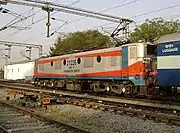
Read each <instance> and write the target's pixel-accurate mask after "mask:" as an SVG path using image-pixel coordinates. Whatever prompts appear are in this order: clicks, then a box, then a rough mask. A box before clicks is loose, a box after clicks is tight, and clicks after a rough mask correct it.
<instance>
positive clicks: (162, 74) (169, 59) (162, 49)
mask: <svg viewBox="0 0 180 133" xmlns="http://www.w3.org/2000/svg"><path fill="white" fill-rule="evenodd" d="M174 35H175V37H176V39H171V40H170V39H169V40H168V41H161V42H160V43H158V45H157V72H158V84H159V86H160V87H179V86H180V38H177V34H174ZM171 37H173V36H172V35H171ZM166 39H168V38H166ZM178 39H179V40H178Z"/></svg>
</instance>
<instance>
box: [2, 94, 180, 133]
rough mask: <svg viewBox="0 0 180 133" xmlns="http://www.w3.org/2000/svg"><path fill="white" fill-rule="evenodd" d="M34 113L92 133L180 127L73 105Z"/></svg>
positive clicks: (173, 132) (161, 131) (154, 132)
mask: <svg viewBox="0 0 180 133" xmlns="http://www.w3.org/2000/svg"><path fill="white" fill-rule="evenodd" d="M2 94H3V95H4V96H5V95H6V94H7V93H4V92H2V91H0V95H2ZM17 97H18V96H17ZM11 98H13V97H11ZM18 101H19V100H18ZM36 111H38V112H39V113H40V114H44V115H46V116H49V117H53V118H54V119H56V120H59V121H61V122H64V123H67V124H70V125H72V126H75V127H78V128H81V129H84V130H87V131H90V132H92V133H180V126H179V127H178V126H170V125H167V124H164V123H155V122H153V121H150V120H145V121H144V120H142V119H140V118H137V117H129V116H123V115H117V114H114V113H110V112H103V111H100V110H94V109H87V108H83V107H79V106H74V105H51V106H48V110H47V111H45V109H44V108H42V109H41V108H38V109H36Z"/></svg>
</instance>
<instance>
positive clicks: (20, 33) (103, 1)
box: [0, 0, 180, 66]
mask: <svg viewBox="0 0 180 133" xmlns="http://www.w3.org/2000/svg"><path fill="white" fill-rule="evenodd" d="M51 1H53V2H54V1H55V3H60V4H64V5H70V4H72V3H73V2H75V1H77V3H75V4H73V5H72V6H73V7H78V8H83V9H88V10H92V11H97V12H100V11H103V10H106V9H110V8H112V7H115V6H118V5H122V4H125V3H129V2H131V4H127V5H124V6H120V7H118V8H117V7H116V8H113V9H112V10H109V11H106V12H103V13H107V14H110V15H114V16H119V17H125V18H132V19H133V20H134V21H135V22H137V24H140V23H142V22H143V21H144V20H146V19H152V18H155V17H163V18H166V19H169V18H175V19H179V16H180V1H179V0H171V1H170V0H136V1H135V0H51ZM78 1H79V2H78ZM173 5H178V6H174V7H173V8H167V9H165V10H162V11H157V12H154V13H151V14H148V15H141V14H144V13H148V12H151V11H155V10H159V9H163V8H166V7H170V6H173ZM2 7H3V8H6V9H8V10H10V11H11V12H13V13H17V14H24V13H26V14H24V16H29V15H31V14H33V13H35V15H34V16H33V17H31V18H29V19H28V20H26V21H23V22H20V23H18V25H14V26H21V27H26V26H28V25H31V26H29V27H28V28H29V29H26V30H17V29H13V28H10V29H7V30H4V31H0V40H5V41H15V42H25V43H33V44H42V45H43V52H44V53H48V51H49V47H50V46H52V44H53V43H54V42H55V40H56V38H57V36H58V34H54V36H51V37H50V38H47V37H46V25H45V24H46V21H47V19H43V20H42V21H39V22H38V23H36V21H38V20H40V19H42V18H44V17H46V16H47V13H46V12H45V11H42V10H41V9H39V8H34V10H32V7H28V6H20V5H12V4H8V5H3V6H2ZM37 11H38V13H36V12H37ZM27 12H28V14H27ZM51 14H52V16H51V17H55V18H56V19H60V20H64V21H68V22H69V21H73V20H76V19H78V18H82V16H77V15H72V14H67V13H62V12H55V11H54V12H53V13H51ZM138 15H140V16H138ZM174 16H175V17H174ZM14 18H15V17H13V16H12V15H9V14H3V13H0V28H2V27H3V26H5V25H6V24H7V23H9V22H10V21H11V20H12V19H14ZM32 23H35V24H32ZM108 23H110V22H108V21H102V20H98V19H94V18H87V17H84V19H82V20H80V21H74V22H73V23H71V24H66V25H64V26H63V27H62V28H60V29H59V31H58V32H63V33H69V32H75V31H80V30H86V29H96V28H99V29H100V26H102V25H104V24H108ZM62 24H63V22H61V21H55V20H51V30H50V33H52V32H53V31H54V29H56V28H58V27H59V26H61V25H62ZM116 25H117V24H112V25H107V26H105V27H104V28H106V29H107V30H109V31H110V32H111V31H112V30H113V27H114V28H115V26H116ZM0 48H1V49H3V48H5V47H3V46H1V47H0ZM20 50H25V49H24V48H18V47H13V48H12V56H11V61H19V60H24V59H25V58H24V57H22V56H21V54H20ZM32 54H33V56H32V57H33V58H37V57H38V51H37V50H36V49H34V50H33V51H32ZM1 58H2V56H1ZM0 62H1V64H0V66H3V64H4V59H1V60H0Z"/></svg>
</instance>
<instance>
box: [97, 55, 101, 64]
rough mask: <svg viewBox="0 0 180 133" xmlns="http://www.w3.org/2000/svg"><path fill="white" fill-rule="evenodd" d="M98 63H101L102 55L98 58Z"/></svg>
mask: <svg viewBox="0 0 180 133" xmlns="http://www.w3.org/2000/svg"><path fill="white" fill-rule="evenodd" d="M97 62H98V63H100V62H101V56H100V55H98V56H97Z"/></svg>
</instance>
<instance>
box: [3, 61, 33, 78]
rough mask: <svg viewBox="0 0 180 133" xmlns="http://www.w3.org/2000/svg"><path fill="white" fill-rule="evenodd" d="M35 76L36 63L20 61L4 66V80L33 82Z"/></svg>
mask: <svg viewBox="0 0 180 133" xmlns="http://www.w3.org/2000/svg"><path fill="white" fill-rule="evenodd" d="M33 75H34V61H32V60H30V61H27V60H25V61H19V62H12V63H8V64H6V65H5V66H4V79H7V80H31V79H32V77H33Z"/></svg>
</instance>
